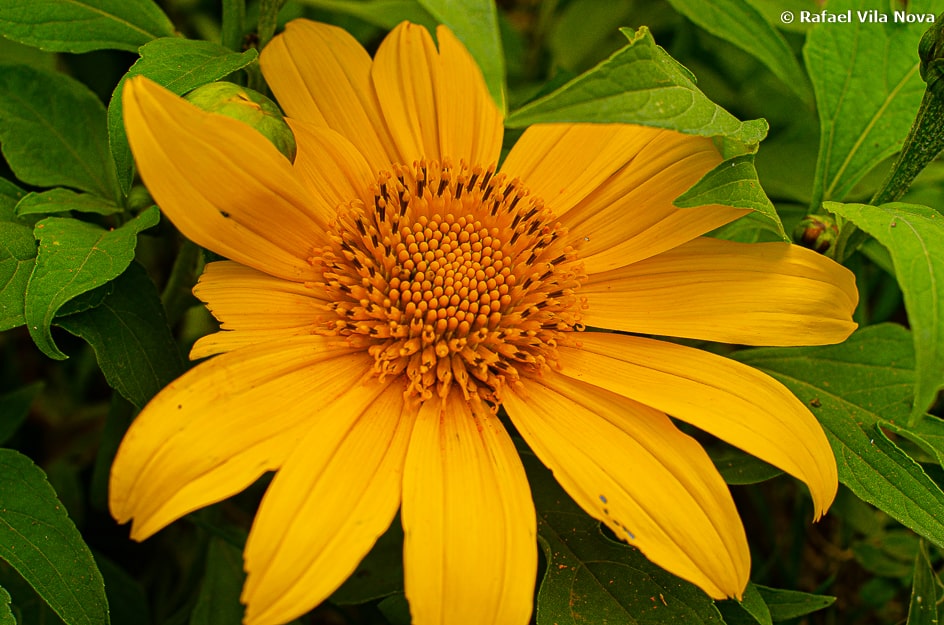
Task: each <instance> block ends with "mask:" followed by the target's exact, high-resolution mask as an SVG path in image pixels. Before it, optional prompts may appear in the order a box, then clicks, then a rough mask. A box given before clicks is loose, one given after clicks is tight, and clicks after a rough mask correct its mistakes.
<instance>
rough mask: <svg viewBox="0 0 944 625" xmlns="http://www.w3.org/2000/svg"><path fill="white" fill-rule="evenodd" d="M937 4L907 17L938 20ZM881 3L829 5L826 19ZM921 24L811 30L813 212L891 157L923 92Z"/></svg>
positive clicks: (849, 0)
mask: <svg viewBox="0 0 944 625" xmlns="http://www.w3.org/2000/svg"><path fill="white" fill-rule="evenodd" d="M941 4H942V3H941V2H940V0H913V1H912V2H909V3H908V12H909V13H928V12H933V13H938V12H940V10H941V8H940V7H941ZM888 7H889V3H888V1H887V0H835V1H833V2H830V4H829V11H830V12H831V13H844V12H846V11H851V12H852V15H853V17H854V18H855V17H857V14H856V11H867V10H875V11H877V12H878V13H879V14H882V15H887V14H888V13H889V11H888ZM927 27H928V25H927V24H919V23H913V24H901V23H895V22H894V21H893V20H889V22H887V23H872V22H867V21H861V20H859V19H853V20H852V23H851V24H829V23H822V24H817V25H816V26H815V27H814V28H813V29H812V30H811V31H810V32H809V34H808V35H807V39H806V45H805V46H804V48H803V57H804V59H805V60H806V67H807V70H808V71H809V74H810V78H811V79H812V81H813V90H814V92H815V93H816V104H817V108H818V110H819V122H820V143H819V156H818V157H817V163H816V178H815V181H814V187H813V203H812V206H813V208H814V209H815V208H817V207H818V206H819V203H820V202H821V201H822V200H842V199H843V198H844V197H845V196H846V194H847V193H849V191H850V190H852V187H853V186H854V185H855V184H856V183H857V182H858V181H859V180H861V179H862V177H863V176H865V175H866V174H867V173H868V172H869V171H870V170H871V169H872V168H873V167H875V166H876V165H878V164H879V163H881V162H882V160H884V159H885V158H887V157H889V156H891V155H892V154H894V153H896V152H898V151H899V150H900V149H901V145H902V143H903V142H904V139H905V137H906V136H907V134H908V129H909V128H910V127H911V122H912V121H913V120H914V117H915V114H916V113H917V111H918V105H919V104H920V102H921V96H922V94H923V93H924V82H922V80H921V76H920V75H919V73H918V41H919V40H920V39H921V35H922V34H924V31H925V30H927Z"/></svg>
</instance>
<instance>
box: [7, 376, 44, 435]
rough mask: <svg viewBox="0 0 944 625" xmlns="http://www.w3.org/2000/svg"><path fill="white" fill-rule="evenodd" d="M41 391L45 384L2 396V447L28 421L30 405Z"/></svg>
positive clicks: (19, 389)
mask: <svg viewBox="0 0 944 625" xmlns="http://www.w3.org/2000/svg"><path fill="white" fill-rule="evenodd" d="M41 390H43V383H42V382H34V383H32V384H30V385H29V386H24V387H23V388H18V389H16V390H15V391H10V392H9V393H5V394H3V395H0V445H3V444H4V443H6V442H7V441H8V440H10V437H11V436H13V434H14V433H15V432H16V431H17V430H18V429H19V427H20V425H21V424H22V423H23V421H25V420H26V416H27V415H28V414H29V409H30V405H32V403H33V400H34V399H36V396H37V395H38V394H39V392H40V391H41Z"/></svg>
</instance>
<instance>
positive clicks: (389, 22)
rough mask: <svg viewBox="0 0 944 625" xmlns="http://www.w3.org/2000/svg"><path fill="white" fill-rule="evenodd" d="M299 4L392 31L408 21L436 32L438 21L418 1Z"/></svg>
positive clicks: (322, 0)
mask: <svg viewBox="0 0 944 625" xmlns="http://www.w3.org/2000/svg"><path fill="white" fill-rule="evenodd" d="M296 2H297V3H298V4H303V5H305V6H309V7H314V8H316V9H322V10H324V11H331V12H332V13H341V14H342V15H351V16H353V17H356V18H357V19H359V20H363V21H365V22H367V23H368V24H373V25H374V26H377V27H378V28H383V29H384V30H392V29H393V27H394V26H396V25H397V24H399V23H400V22H402V21H404V20H406V21H409V22H413V23H414V24H421V25H423V26H425V27H426V28H428V29H429V30H430V31H432V32H435V31H436V20H435V18H433V16H432V15H430V14H429V13H428V12H427V11H426V9H424V8H423V7H422V6H421V5H420V3H419V2H418V1H417V0H360V1H359V2H350V0H296Z"/></svg>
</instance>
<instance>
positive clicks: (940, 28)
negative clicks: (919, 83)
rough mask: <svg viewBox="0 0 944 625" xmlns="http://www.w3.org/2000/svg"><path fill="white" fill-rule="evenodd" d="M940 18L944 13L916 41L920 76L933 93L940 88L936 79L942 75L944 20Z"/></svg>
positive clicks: (943, 65) (943, 17)
mask: <svg viewBox="0 0 944 625" xmlns="http://www.w3.org/2000/svg"><path fill="white" fill-rule="evenodd" d="M942 20H944V13H942V14H941V15H939V16H938V19H937V20H935V22H934V24H933V25H932V26H931V28H929V29H928V30H927V32H925V33H924V36H923V37H921V42H920V43H918V57H920V59H921V65H920V66H919V69H920V71H921V78H922V79H923V80H924V82H926V83H928V89H929V90H931V91H934V92H935V93H936V92H937V90H939V89H940V88H941V85H939V84H938V80H939V79H940V78H941V76H942V75H944V21H942Z"/></svg>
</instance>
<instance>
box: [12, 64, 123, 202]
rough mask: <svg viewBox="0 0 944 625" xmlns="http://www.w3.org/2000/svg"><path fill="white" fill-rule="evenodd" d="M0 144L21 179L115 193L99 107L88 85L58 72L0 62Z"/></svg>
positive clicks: (113, 195) (102, 193) (41, 184)
mask: <svg viewBox="0 0 944 625" xmlns="http://www.w3.org/2000/svg"><path fill="white" fill-rule="evenodd" d="M0 148H2V150H3V155H4V156H5V157H6V159H7V162H8V163H9V165H10V169H11V170H13V173H14V174H16V177H17V178H19V179H20V180H22V181H23V182H26V183H29V184H32V185H36V186H39V187H53V186H58V185H62V186H66V187H74V188H76V189H81V190H82V191H88V192H90V193H95V194H97V195H100V196H102V197H107V198H116V197H117V195H118V188H117V184H116V179H115V172H114V168H113V167H112V164H111V163H110V162H109V157H108V135H107V133H106V129H105V108H104V107H103V106H102V103H101V101H99V99H98V97H97V96H96V95H95V94H94V93H92V92H91V91H90V90H89V89H88V87H86V86H85V85H83V84H82V83H80V82H78V81H76V80H74V79H72V78H69V77H68V76H66V75H64V74H57V73H53V72H46V71H42V70H38V69H35V68H32V67H27V66H26V65H4V66H0Z"/></svg>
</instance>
